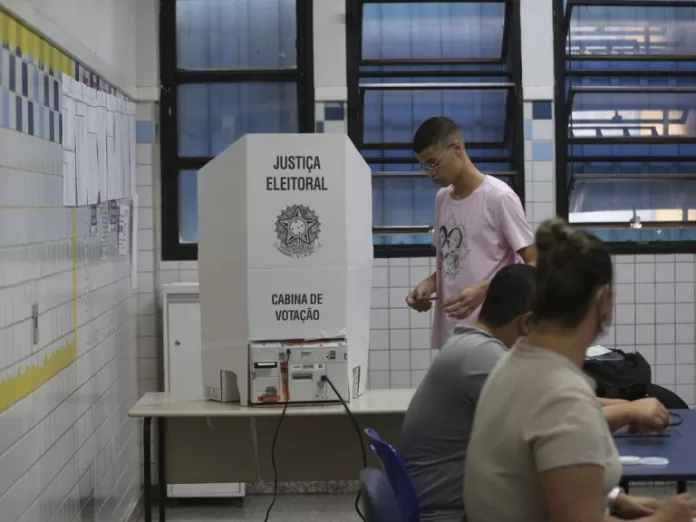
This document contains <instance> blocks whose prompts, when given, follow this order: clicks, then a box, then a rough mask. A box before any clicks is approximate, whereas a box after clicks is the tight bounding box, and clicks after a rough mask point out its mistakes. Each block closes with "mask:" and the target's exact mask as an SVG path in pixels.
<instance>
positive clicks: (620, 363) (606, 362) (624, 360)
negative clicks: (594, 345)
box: [583, 349, 652, 401]
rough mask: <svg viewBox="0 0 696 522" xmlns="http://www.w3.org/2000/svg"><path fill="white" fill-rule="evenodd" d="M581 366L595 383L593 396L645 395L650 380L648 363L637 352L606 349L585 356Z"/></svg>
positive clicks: (650, 374) (624, 397)
mask: <svg viewBox="0 0 696 522" xmlns="http://www.w3.org/2000/svg"><path fill="white" fill-rule="evenodd" d="M583 370H584V371H585V373H586V374H587V375H589V376H590V377H592V378H593V379H594V380H595V382H596V383H597V389H596V391H597V396H598V397H603V398H607V399H625V400H628V401H633V400H636V399H641V398H643V397H645V396H646V395H648V389H649V386H650V383H651V381H652V371H651V369H650V364H649V363H648V361H646V360H645V357H643V356H642V355H641V354H639V353H638V352H635V353H626V352H624V351H622V350H616V349H614V350H610V351H609V353H605V354H603V355H599V356H596V357H588V358H586V359H585V363H584V365H583Z"/></svg>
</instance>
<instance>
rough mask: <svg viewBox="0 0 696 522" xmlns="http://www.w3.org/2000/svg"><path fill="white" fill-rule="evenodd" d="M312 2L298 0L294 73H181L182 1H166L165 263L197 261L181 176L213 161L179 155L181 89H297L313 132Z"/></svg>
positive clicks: (303, 122) (303, 126)
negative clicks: (182, 204)
mask: <svg viewBox="0 0 696 522" xmlns="http://www.w3.org/2000/svg"><path fill="white" fill-rule="evenodd" d="M312 5H313V2H312V0H296V2H295V9H296V15H295V19H296V24H297V26H296V31H297V37H296V46H297V66H296V67H295V68H288V69H262V68H254V69H179V68H178V67H177V50H176V49H177V31H176V0H161V1H160V14H159V33H160V36H159V46H160V51H159V57H160V91H161V93H160V117H159V120H160V161H161V165H160V173H161V174H160V185H161V186H160V198H161V201H160V209H161V223H160V225H159V227H160V231H161V239H162V243H161V251H162V260H163V261H195V260H197V259H198V244H197V243H181V242H180V241H179V231H180V224H179V172H180V171H184V170H200V169H201V168H202V167H203V166H204V165H205V164H206V163H208V162H209V161H210V160H212V159H213V157H212V156H211V157H208V156H199V157H191V156H188V157H187V156H179V118H178V112H179V108H178V89H179V87H181V86H184V85H192V84H213V83H252V82H267V83H281V82H283V83H288V82H294V83H296V84H297V109H298V113H297V117H298V132H299V133H313V132H314V129H315V115H314V112H315V111H314V56H313V46H314V37H313V34H314V30H313V8H312Z"/></svg>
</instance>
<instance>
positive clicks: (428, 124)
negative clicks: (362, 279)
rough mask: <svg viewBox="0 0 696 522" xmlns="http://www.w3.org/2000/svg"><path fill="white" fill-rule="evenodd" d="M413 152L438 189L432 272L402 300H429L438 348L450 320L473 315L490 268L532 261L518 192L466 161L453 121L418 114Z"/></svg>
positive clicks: (425, 303)
mask: <svg viewBox="0 0 696 522" xmlns="http://www.w3.org/2000/svg"><path fill="white" fill-rule="evenodd" d="M413 150H414V152H415V153H416V156H417V157H418V161H419V162H420V163H421V166H422V167H423V169H424V170H426V172H427V173H428V175H429V176H430V177H431V178H432V180H433V181H434V182H435V183H437V184H438V185H440V186H441V187H442V188H441V189H440V190H439V191H438V193H437V196H436V197H435V229H434V234H433V241H434V243H435V251H436V256H437V265H436V270H435V273H434V274H432V275H431V276H430V277H428V278H426V279H424V280H423V281H421V282H420V283H419V284H418V285H417V286H416V288H414V289H413V291H412V292H411V293H410V294H408V296H407V297H406V302H407V303H408V305H409V306H410V307H411V308H413V309H414V310H417V311H419V312H426V311H428V310H430V307H431V304H432V301H433V300H434V301H435V313H434V317H433V329H432V340H431V343H432V347H433V348H438V349H439V348H441V347H442V345H443V344H444V343H445V341H446V340H447V338H448V337H449V336H450V334H451V333H452V330H453V329H454V327H455V326H456V325H457V324H472V323H474V322H475V321H476V319H477V317H478V312H479V308H480V307H481V303H483V300H484V298H485V296H486V291H487V290H488V284H489V282H490V280H491V279H492V278H493V276H494V275H495V274H496V273H497V272H498V270H500V269H501V268H503V267H505V266H508V265H511V264H513V263H518V262H521V261H522V262H525V263H529V264H534V263H536V248H535V247H534V233H533V232H532V229H531V227H530V226H529V223H527V219H526V217H525V215H524V209H523V208H522V203H520V198H518V197H517V194H515V192H514V191H513V190H512V189H511V188H510V187H509V186H508V185H507V184H505V183H504V182H502V181H500V180H498V179H496V178H494V177H493V176H487V175H486V174H484V173H482V172H481V171H480V170H478V169H477V168H476V167H475V166H474V164H473V163H472V162H471V160H470V159H469V156H468V155H467V153H466V150H465V148H464V140H463V137H462V132H461V129H460V128H459V126H458V125H457V124H456V123H454V122H453V121H452V120H450V119H448V118H443V117H437V118H430V119H428V120H426V121H425V122H423V123H422V124H421V126H420V127H419V128H418V130H417V131H416V134H415V136H414V138H413ZM433 296H435V297H433Z"/></svg>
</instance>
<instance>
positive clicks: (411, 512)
mask: <svg viewBox="0 0 696 522" xmlns="http://www.w3.org/2000/svg"><path fill="white" fill-rule="evenodd" d="M365 435H367V438H368V439H369V441H370V448H371V449H372V452H373V453H374V454H375V455H376V456H377V458H379V460H380V462H381V463H382V467H383V468H384V471H385V473H386V474H387V478H388V479H389V483H390V484H391V487H392V489H393V490H394V493H395V494H396V498H397V499H398V501H399V505H400V506H401V510H402V511H403V514H404V517H405V520H406V522H418V521H419V520H420V506H419V503H418V494H417V493H416V487H415V486H414V485H413V481H412V480H411V477H410V475H409V474H408V471H407V470H406V464H405V463H404V459H402V458H401V455H399V453H398V452H397V451H396V450H395V449H394V447H393V446H392V445H391V444H389V443H388V442H385V441H384V440H382V438H381V437H380V436H379V434H378V433H377V432H376V431H375V430H373V429H372V428H367V429H365Z"/></svg>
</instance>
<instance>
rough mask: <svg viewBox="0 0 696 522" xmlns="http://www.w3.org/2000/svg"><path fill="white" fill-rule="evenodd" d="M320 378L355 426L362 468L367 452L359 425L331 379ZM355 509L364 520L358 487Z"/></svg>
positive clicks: (364, 464) (365, 462) (365, 461)
mask: <svg viewBox="0 0 696 522" xmlns="http://www.w3.org/2000/svg"><path fill="white" fill-rule="evenodd" d="M321 380H322V381H324V382H327V383H329V386H331V389H332V390H333V392H334V393H335V394H336V397H338V400H339V401H341V404H342V405H343V407H344V408H345V410H346V413H347V414H348V417H350V420H351V422H352V423H353V428H355V434H356V435H357V436H358V441H359V442H360V451H361V452H362V463H363V469H365V468H367V452H366V451H365V442H364V441H363V437H362V432H361V431H360V426H358V421H357V420H355V417H354V416H353V412H352V411H350V408H349V407H348V404H346V401H344V400H343V397H341V394H340V393H338V390H337V389H336V387H335V386H334V384H333V383H332V382H331V379H329V378H328V377H327V376H326V375H322V376H321ZM355 511H356V513H357V514H358V516H359V517H360V519H361V520H365V516H364V515H363V514H362V513H361V512H360V489H358V495H357V496H356V497H355Z"/></svg>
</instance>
